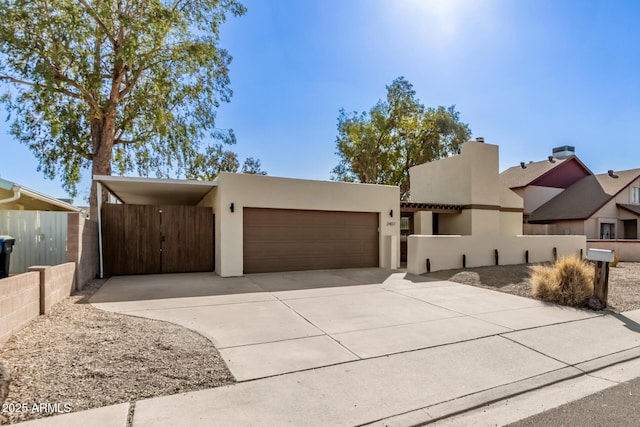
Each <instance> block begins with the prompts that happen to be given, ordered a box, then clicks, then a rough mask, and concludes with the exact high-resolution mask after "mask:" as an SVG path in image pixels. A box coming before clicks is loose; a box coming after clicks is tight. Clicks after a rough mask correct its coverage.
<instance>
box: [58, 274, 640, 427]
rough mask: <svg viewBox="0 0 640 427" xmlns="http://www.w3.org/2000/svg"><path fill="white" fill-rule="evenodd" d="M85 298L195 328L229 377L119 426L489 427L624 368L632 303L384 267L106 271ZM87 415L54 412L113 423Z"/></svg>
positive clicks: (628, 362)
mask: <svg viewBox="0 0 640 427" xmlns="http://www.w3.org/2000/svg"><path fill="white" fill-rule="evenodd" d="M91 302H92V303H93V304H94V305H95V306H96V307H98V308H101V309H104V310H110V311H115V312H119V313H125V314H130V315H135V316H141V317H147V318H153V319H160V320H166V321H171V322H174V323H177V324H180V325H183V326H185V327H188V328H190V329H193V330H196V331H198V332H200V333H201V334H203V335H205V336H207V337H208V338H210V339H211V340H212V341H213V342H214V343H215V344H216V346H217V347H218V349H219V350H220V353H221V355H222V357H223V358H224V359H225V361H226V362H227V364H228V365H229V368H230V369H231V371H232V373H233V374H234V375H235V377H236V379H237V380H238V381H239V383H238V384H235V385H232V386H227V387H221V388H216V389H210V390H203V391H199V392H191V393H184V394H179V395H174V396H166V397H160V398H153V399H147V400H143V401H139V402H137V403H136V405H135V411H134V418H133V426H135V427H137V426H159V425H160V426H163V425H166V426H172V425H194V426H198V425H202V426H205V425H212V423H213V424H215V425H230V426H231V425H233V426H238V425H283V424H288V425H305V426H308V425H312V426H313V425H318V426H325V425H336V426H356V425H369V424H372V425H380V426H383V425H419V424H422V423H425V422H437V423H440V424H447V425H449V424H451V425H469V424H474V425H483V424H484V421H486V425H496V424H505V423H508V422H512V421H516V420H518V419H520V418H524V417H527V416H530V415H533V414H535V413H537V412H540V411H542V410H545V409H549V408H550V407H553V406H557V405H560V404H562V403H565V402H566V401H568V400H567V399H571V400H573V399H578V398H580V397H583V396H585V395H587V394H590V393H594V392H596V391H598V390H600V389H603V388H607V387H610V386H613V385H616V384H618V383H619V382H621V381H626V380H630V379H632V378H634V377H636V376H640V363H638V361H637V360H636V358H637V357H639V356H640V325H639V324H638V322H640V310H639V311H635V312H629V313H624V314H623V315H611V314H608V315H602V314H598V313H594V312H592V311H584V310H575V309H570V308H562V307H558V306H555V305H549V304H545V303H541V302H539V301H536V300H531V299H527V298H521V297H517V296H513V295H508V294H503V293H499V292H495V291H491V290H485V289H480V288H476V287H472V286H466V285H460V284H457V283H453V282H447V281H432V280H428V279H426V278H424V277H421V276H410V275H406V274H405V273H401V272H397V271H391V270H382V269H358V270H336V271H322V272H317V271H316V272H298V273H278V274H261V275H249V276H246V277H242V278H232V279H222V278H220V277H217V276H215V275H213V274H209V273H201V274H188V275H163V276H136V277H116V278H112V279H111V280H109V281H108V282H107V284H105V286H103V288H102V289H101V290H100V291H99V292H98V293H97V294H96V295H95V296H94V297H93V298H92V301H91ZM612 365H613V367H610V366H612ZM523 393H525V394H524V396H527V398H526V399H525V400H522V399H524V397H523ZM508 397H511V399H509V400H508V402H511V406H509V408H508V409H506V407H504V406H500V405H501V402H502V403H504V402H505V400H504V399H505V398H508ZM532 399H533V400H532ZM496 402H497V403H496ZM518 402H520V403H518ZM485 405H489V406H485ZM518 405H520V406H518ZM113 408H114V409H113V410H111V413H116V412H118V413H122V408H121V405H118V406H116V407H113ZM474 408H481V409H479V410H478V411H480V412H474ZM100 410H102V412H98V411H100ZM100 410H95V411H86V412H84V413H81V414H84V415H83V416H80V414H69V415H63V416H60V417H56V418H60V419H63V418H65V417H69V420H70V421H69V422H72V419H73V417H74V416H75V417H79V419H82V420H83V421H84V422H85V423H86V422H87V419H89V418H90V417H92V415H91V414H96V415H95V422H92V423H91V424H92V425H96V426H107V425H120V426H121V425H123V424H122V418H121V417H115V416H112V415H110V416H108V417H105V416H102V418H101V414H106V413H109V412H108V410H107V409H105V408H101V409H100ZM532 411H534V412H532ZM535 411H537V412H535ZM465 417H467V418H465ZM468 417H472V418H468ZM101 420H102V421H101ZM472 420H473V422H471V421H472ZM481 420H484V421H481ZM60 421H62V420H60ZM114 423H115V424H114ZM456 423H457V424H456Z"/></svg>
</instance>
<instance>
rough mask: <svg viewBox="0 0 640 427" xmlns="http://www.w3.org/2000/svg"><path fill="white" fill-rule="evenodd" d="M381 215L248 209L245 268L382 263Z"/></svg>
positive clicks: (265, 269)
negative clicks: (379, 251) (380, 252)
mask: <svg viewBox="0 0 640 427" xmlns="http://www.w3.org/2000/svg"><path fill="white" fill-rule="evenodd" d="M378 234H379V233H378V214H377V213H369V212H329V211H306V210H294V209H257V208H244V233H243V240H242V241H243V245H244V272H245V273H265V272H271V271H296V270H320V269H330V268H359V267H378V263H379V258H378V249H379V238H378Z"/></svg>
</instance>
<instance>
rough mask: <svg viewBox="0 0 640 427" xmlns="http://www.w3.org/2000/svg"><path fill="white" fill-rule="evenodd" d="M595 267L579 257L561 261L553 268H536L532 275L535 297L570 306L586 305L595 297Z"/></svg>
mask: <svg viewBox="0 0 640 427" xmlns="http://www.w3.org/2000/svg"><path fill="white" fill-rule="evenodd" d="M594 273H595V271H594V267H593V265H591V264H588V263H587V262H585V261H582V260H581V259H580V258H579V257H577V256H570V257H564V258H561V259H559V260H558V261H557V262H556V263H555V264H554V265H553V266H535V267H533V271H532V273H531V278H530V281H531V290H532V292H533V295H534V296H536V297H537V298H540V299H542V300H545V301H552V302H557V303H558V304H563V305H570V306H583V305H586V303H587V300H588V299H589V297H590V296H592V295H593V277H594Z"/></svg>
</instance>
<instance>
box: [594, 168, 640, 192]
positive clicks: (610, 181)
mask: <svg viewBox="0 0 640 427" xmlns="http://www.w3.org/2000/svg"><path fill="white" fill-rule="evenodd" d="M613 175H614V176H615V177H616V178H614V177H611V176H609V174H608V173H603V174H600V175H596V178H598V182H600V185H601V186H602V189H603V190H604V192H605V193H607V194H610V195H612V196H615V195H616V194H618V193H619V192H620V191H622V190H624V189H625V188H626V187H627V186H629V184H631V183H632V182H633V181H635V180H636V179H637V178H638V177H639V176H640V169H629V170H626V171H620V172H615V173H614V174H613Z"/></svg>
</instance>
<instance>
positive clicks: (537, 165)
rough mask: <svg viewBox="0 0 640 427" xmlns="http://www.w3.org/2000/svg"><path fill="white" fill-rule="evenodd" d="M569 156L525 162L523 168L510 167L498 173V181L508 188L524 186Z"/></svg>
mask: <svg viewBox="0 0 640 427" xmlns="http://www.w3.org/2000/svg"><path fill="white" fill-rule="evenodd" d="M570 157H575V156H570ZM570 157H567V158H565V159H555V162H554V163H551V162H550V161H549V160H543V161H541V162H532V163H525V168H524V169H523V168H522V166H513V167H510V168H509V169H507V170H505V171H503V172H502V173H501V174H500V181H502V183H503V184H504V185H506V186H507V187H509V188H518V187H526V186H527V185H529V184H530V183H531V182H533V181H535V180H536V179H538V178H540V177H541V176H542V175H544V174H546V173H548V172H549V171H551V170H552V169H555V168H557V167H558V166H560V165H561V164H563V163H564V162H566V161H567V160H568V159H569V158H570Z"/></svg>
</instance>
